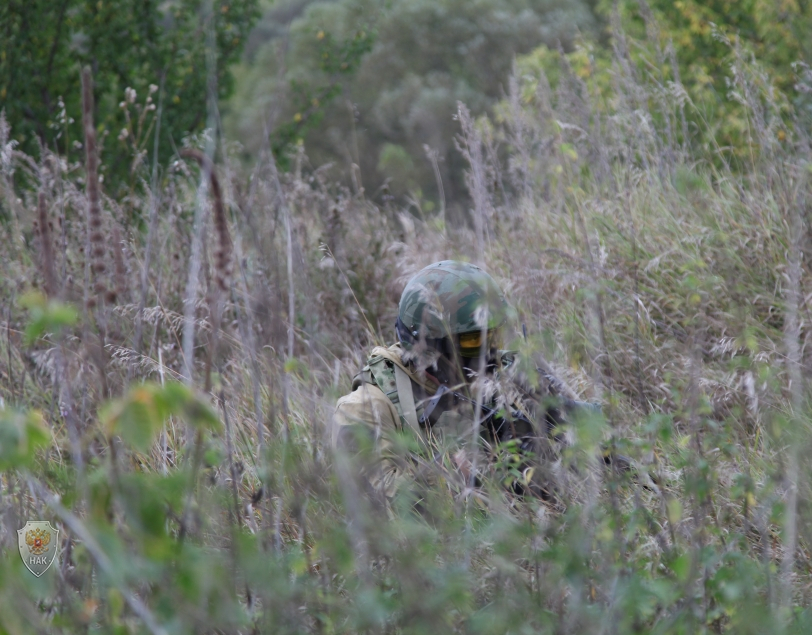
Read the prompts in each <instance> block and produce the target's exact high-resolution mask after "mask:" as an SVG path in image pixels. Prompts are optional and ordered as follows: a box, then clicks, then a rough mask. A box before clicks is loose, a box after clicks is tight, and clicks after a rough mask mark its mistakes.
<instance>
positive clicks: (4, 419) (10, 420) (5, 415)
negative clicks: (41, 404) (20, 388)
mask: <svg viewBox="0 0 812 635" xmlns="http://www.w3.org/2000/svg"><path fill="white" fill-rule="evenodd" d="M50 441H51V432H50V430H49V429H48V427H47V426H46V425H45V421H44V419H43V417H42V414H41V413H40V412H39V411H38V410H29V411H28V412H20V411H17V410H11V409H8V408H6V409H3V410H0V471H1V470H8V469H15V468H19V467H24V466H26V465H29V464H30V463H31V461H32V460H33V458H34V453H35V452H36V451H37V450H38V449H39V448H43V447H46V446H47V445H48V443H49V442H50Z"/></svg>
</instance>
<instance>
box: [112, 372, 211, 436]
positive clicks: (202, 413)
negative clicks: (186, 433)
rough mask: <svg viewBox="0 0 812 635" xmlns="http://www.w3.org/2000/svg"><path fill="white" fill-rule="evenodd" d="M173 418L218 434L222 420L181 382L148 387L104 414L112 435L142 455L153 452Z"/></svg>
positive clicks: (143, 386)
mask: <svg viewBox="0 0 812 635" xmlns="http://www.w3.org/2000/svg"><path fill="white" fill-rule="evenodd" d="M171 416H175V417H182V418H183V419H185V420H186V422H187V423H189V424H190V425H192V426H194V427H197V428H203V429H209V430H218V429H219V428H220V420H219V418H218V417H217V415H216V414H215V413H214V412H213V411H212V409H211V408H210V407H209V406H208V405H207V404H206V403H204V401H203V400H202V399H200V398H198V397H197V396H195V394H194V393H193V392H192V390H191V389H190V388H188V387H187V386H184V385H183V384H180V383H178V382H169V383H167V384H166V385H165V386H160V385H158V384H155V383H145V384H141V385H140V386H136V387H134V388H132V389H130V392H129V393H127V395H126V396H125V397H124V398H122V399H118V400H116V401H112V402H109V403H108V404H106V405H105V406H104V407H103V408H102V410H101V411H100V418H101V421H102V423H103V424H104V426H105V428H106V430H107V432H108V434H117V435H119V436H120V437H121V438H122V440H124V442H125V443H127V444H129V445H131V446H132V447H134V448H135V449H136V450H138V451H140V452H146V451H148V450H149V447H150V445H151V444H152V443H153V441H154V439H155V436H156V435H157V434H158V433H159V432H160V431H161V429H162V427H163V426H164V424H165V423H166V421H167V419H168V418H169V417H171Z"/></svg>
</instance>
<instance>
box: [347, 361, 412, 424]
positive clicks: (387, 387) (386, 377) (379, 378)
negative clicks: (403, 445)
mask: <svg viewBox="0 0 812 635" xmlns="http://www.w3.org/2000/svg"><path fill="white" fill-rule="evenodd" d="M362 384H372V385H373V386H377V387H378V388H380V389H381V390H382V391H383V394H384V395H386V397H387V398H388V399H389V401H391V402H392V405H394V406H395V410H397V413H398V417H399V418H400V425H401V428H402V429H404V430H405V429H408V427H409V423H408V421H406V417H405V416H404V415H403V405H402V404H401V403H400V398H399V397H398V386H397V380H396V379H395V363H394V362H393V361H392V360H390V359H387V358H386V357H384V356H383V355H377V356H375V357H371V358H370V359H368V360H367V363H366V366H364V367H363V368H362V369H361V372H360V373H358V374H357V375H356V376H355V377H353V380H352V389H353V390H355V389H356V388H359V387H360V386H361V385H362ZM415 406H416V408H417V417H418V419H419V418H420V416H421V415H422V414H423V406H422V405H419V404H415Z"/></svg>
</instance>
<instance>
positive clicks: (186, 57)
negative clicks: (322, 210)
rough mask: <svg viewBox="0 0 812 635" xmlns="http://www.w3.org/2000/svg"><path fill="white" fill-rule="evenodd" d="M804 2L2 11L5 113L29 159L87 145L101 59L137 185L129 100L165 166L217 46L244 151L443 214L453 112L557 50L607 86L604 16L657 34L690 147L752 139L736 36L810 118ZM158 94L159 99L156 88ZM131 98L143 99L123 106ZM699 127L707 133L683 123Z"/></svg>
mask: <svg viewBox="0 0 812 635" xmlns="http://www.w3.org/2000/svg"><path fill="white" fill-rule="evenodd" d="M811 7H812V3H810V2H808V1H807V0H780V1H770V2H765V1H764V0H743V1H734V0H709V1H704V0H702V1H699V0H680V1H678V2H672V1H671V0H651V1H650V2H642V1H641V0H621V1H619V2H617V3H615V2H612V1H610V0H431V1H430V0H275V1H269V0H168V1H165V2H160V1H159V0H117V1H116V2H112V1H110V0H100V1H99V0H96V1H92V0H58V1H57V2H53V1H46V0H27V1H22V0H7V1H6V2H3V3H0V33H1V34H2V37H0V107H2V109H3V110H4V111H5V113H6V117H7V119H8V120H9V122H10V124H11V126H12V131H13V136H14V138H15V139H16V140H17V141H18V142H19V143H20V148H21V149H22V150H24V151H26V152H27V153H29V154H34V155H36V154H37V146H38V145H39V144H45V145H47V146H48V147H50V148H52V149H55V150H57V151H59V152H61V153H63V154H68V155H69V156H70V153H71V152H74V153H75V152H76V151H77V149H78V145H77V144H78V142H79V141H81V129H80V121H81V116H80V90H79V81H80V80H79V71H80V68H81V67H82V66H83V65H90V66H91V68H92V69H93V75H94V80H95V92H96V95H95V96H96V107H97V113H96V119H95V120H96V121H97V123H98V126H99V129H100V132H101V139H102V144H103V153H104V159H105V160H104V161H103V163H104V165H105V166H106V169H107V170H108V173H107V176H108V184H109V183H110V182H111V181H113V182H121V181H124V182H129V183H130V184H132V182H133V180H134V179H135V178H136V175H135V174H133V173H132V172H131V169H132V166H133V165H134V164H135V165H138V164H139V163H140V165H142V166H143V165H145V163H143V162H140V161H139V160H135V161H134V160H133V158H134V155H135V156H136V157H137V156H139V155H141V156H145V153H146V149H147V147H148V146H151V142H152V137H151V136H150V134H149V133H151V132H152V130H153V129H152V128H151V127H150V125H154V122H156V121H157V118H156V117H154V116H153V117H150V118H146V119H144V118H141V123H143V125H141V126H137V125H134V124H133V123H132V122H131V121H130V122H129V123H128V116H129V112H127V110H128V109H127V108H122V107H121V104H122V101H126V100H130V102H131V104H132V103H134V104H135V106H134V107H135V110H137V109H138V108H140V109H141V112H142V113H143V110H144V109H152V110H155V109H156V108H157V106H158V104H160V105H161V108H162V112H161V117H160V125H161V128H160V131H161V139H160V144H159V145H160V158H161V159H164V160H165V159H167V158H168V157H169V156H171V154H172V153H173V152H174V148H175V147H177V146H178V145H179V144H180V142H181V139H182V138H183V137H184V136H186V135H189V134H192V133H195V132H198V131H200V130H202V129H203V128H204V127H205V126H206V122H207V110H206V93H207V83H208V82H209V78H208V72H207V57H206V55H207V53H206V51H207V41H212V42H213V43H214V47H213V49H214V50H213V53H214V54H213V56H212V58H211V59H212V61H213V62H214V64H213V66H214V77H213V80H214V81H213V83H216V93H217V97H218V98H219V99H220V100H221V104H222V105H223V107H224V114H225V117H224V125H225V130H226V133H227V137H228V138H232V139H236V140H238V141H240V142H241V144H242V146H243V149H244V157H245V158H246V159H251V158H253V157H255V156H256V155H257V153H258V152H260V151H261V150H262V149H263V148H268V149H271V150H273V151H274V154H275V155H276V156H277V158H278V160H279V161H280V163H281V164H282V166H283V167H285V168H287V167H289V162H288V158H289V157H290V156H291V154H292V151H293V150H294V149H295V147H296V146H297V145H298V144H300V143H302V144H304V146H305V148H306V151H307V154H308V156H309V157H310V160H311V162H312V164H313V165H314V166H319V165H323V164H325V163H332V165H333V170H334V176H340V177H341V178H343V179H344V180H345V182H347V183H354V184H355V187H356V189H358V188H362V187H363V188H364V189H366V190H367V193H368V194H374V195H376V197H378V198H379V199H385V197H386V196H388V195H392V196H394V197H396V198H397V199H398V200H399V202H404V201H406V200H411V201H412V202H413V203H415V204H416V206H417V207H418V208H419V209H421V210H422V211H426V212H431V211H432V210H433V209H435V207H436V205H437V203H438V202H440V200H441V198H444V199H445V200H446V201H447V202H448V204H449V206H450V207H451V208H453V207H454V206H455V205H457V206H459V205H461V204H463V203H464V200H465V193H464V192H465V187H464V179H463V168H464V161H463V159H462V156H461V154H460V153H459V152H458V151H457V149H456V147H455V135H456V134H457V133H458V123H457V122H456V121H454V113H455V112H456V104H457V102H458V101H462V102H464V103H465V104H466V105H467V106H468V107H469V108H470V109H471V111H472V112H473V114H474V115H481V114H485V113H493V111H494V107H495V106H496V104H497V103H498V102H499V101H500V100H502V99H504V97H505V95H506V93H507V92H508V86H507V83H508V77H509V75H510V72H511V68H512V66H513V64H514V61H516V60H519V68H520V69H521V72H523V73H531V74H536V75H537V74H539V73H540V72H541V71H544V72H545V73H546V74H547V75H548V76H550V77H551V78H552V79H553V80H554V78H555V75H556V74H557V72H558V68H557V67H558V65H559V64H560V63H561V62H560V59H559V52H563V53H565V54H567V55H568V56H569V63H571V64H573V65H575V66H576V67H577V70H578V72H579V73H581V74H588V73H602V74H603V75H604V80H605V83H606V84H607V86H608V85H609V84H611V82H612V81H613V79H612V68H611V61H610V60H611V50H612V48H613V47H616V46H617V45H618V44H619V43H618V42H617V41H616V40H615V39H613V38H610V37H609V36H608V33H609V25H610V23H611V22H612V21H613V20H616V21H618V23H619V24H621V25H622V27H623V29H625V30H626V31H627V32H628V33H629V36H630V37H631V38H633V39H634V38H636V39H638V40H639V39H640V38H643V39H646V38H648V40H649V41H650V42H652V43H654V42H656V46H655V48H656V49H657V51H656V52H655V54H654V55H651V51H645V52H641V51H640V50H634V51H631V52H630V54H631V55H632V56H637V58H638V59H639V60H640V63H641V68H644V69H646V70H645V72H652V73H658V74H661V75H662V77H663V78H664V79H666V80H667V81H672V82H674V83H675V84H679V85H681V86H684V87H685V90H686V91H687V92H686V94H684V95H671V96H669V99H674V98H676V99H686V100H691V101H692V102H693V104H694V105H695V106H697V107H696V108H695V109H693V111H692V112H693V113H694V114H693V115H690V116H689V121H688V122H687V123H688V125H687V127H686V128H685V129H684V130H680V131H678V134H681V135H682V136H683V137H684V138H683V139H682V141H683V142H684V143H688V142H692V143H706V144H707V143H716V142H719V143H721V145H722V146H724V147H725V148H733V149H734V150H735V149H736V148H739V147H741V143H742V140H743V139H745V138H746V137H747V134H748V132H747V130H746V122H745V118H744V117H742V116H741V113H740V110H741V104H740V103H739V102H741V100H742V99H744V97H743V96H740V95H736V94H735V92H734V91H731V90H730V89H729V85H730V76H729V75H730V69H729V64H728V60H729V56H730V51H731V47H730V41H731V38H732V42H733V45H734V46H744V47H746V48H747V49H748V50H750V51H752V52H753V54H754V55H755V56H756V58H757V59H758V60H759V62H760V63H761V64H762V65H764V66H766V67H768V70H769V71H770V73H769V76H770V78H771V79H770V80H769V81H770V82H774V83H775V88H777V89H779V90H780V91H782V92H783V93H785V94H787V95H789V96H790V98H791V99H793V100H794V102H795V103H794V104H793V105H794V106H795V112H798V113H801V115H802V116H804V115H805V116H806V117H807V119H810V120H812V100H810V98H809V95H808V94H804V93H803V91H799V90H796V79H797V75H798V73H803V72H808V67H805V66H803V62H804V61H808V60H809V59H810V57H811V56H812V55H811V54H810V53H811V52H810V47H812V44H810V40H809V38H808V37H807V35H808V33H810V32H812V17H810V16H812V8H811ZM615 8H616V9H615ZM260 9H261V11H260ZM615 11H617V13H615ZM260 13H261V14H262V15H261V19H259V21H258V22H257V18H259V17H260ZM210 27H211V28H210ZM243 50H244V55H242V58H240V56H241V54H242V52H243ZM645 56H648V57H645ZM237 62H239V64H236V66H235V63H237ZM796 62H801V65H800V66H799V65H797V64H796ZM765 77H766V76H765ZM235 79H236V81H235ZM150 85H152V86H155V87H157V86H161V87H162V90H156V89H153V91H154V92H153V93H150V92H149V86H150ZM127 88H132V89H134V91H135V92H130V93H128V94H127V95H126V96H125V89H127ZM148 96H149V101H146V100H147V98H148ZM229 97H230V99H229V100H228V101H225V99H226V98H229ZM697 113H700V114H697ZM699 116H701V117H702V118H703V120H705V121H706V122H713V127H712V129H710V128H708V126H700V125H698V122H696V121H694V122H692V121H690V118H691V117H694V118H696V117H699ZM136 123H137V122H136ZM693 123H696V125H692V124H693ZM124 128H129V130H128V133H122V131H123V129H124ZM700 129H702V130H704V132H702V133H699V132H697V131H698V130H700ZM109 133H113V135H112V136H110V137H109V138H106V139H105V135H107V134H109ZM700 135H704V136H702V137H701V138H700ZM733 154H734V155H735V152H733ZM74 156H75V155H74ZM353 166H356V167H353ZM108 187H112V185H108ZM441 188H442V196H441Z"/></svg>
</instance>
